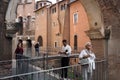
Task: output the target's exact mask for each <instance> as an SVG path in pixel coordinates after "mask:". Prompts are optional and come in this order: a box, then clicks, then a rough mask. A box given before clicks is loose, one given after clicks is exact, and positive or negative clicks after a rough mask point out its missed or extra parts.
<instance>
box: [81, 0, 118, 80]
mask: <svg viewBox="0 0 120 80" xmlns="http://www.w3.org/2000/svg"><path fill="white" fill-rule="evenodd" d="M79 1H80V2H81V3H82V5H83V6H84V8H85V10H86V13H87V16H88V20H89V24H90V30H89V31H87V32H86V33H87V35H88V36H89V37H90V39H91V40H92V42H93V45H94V46H98V48H99V49H101V51H99V50H98V49H95V50H98V51H99V52H103V53H105V50H106V48H105V46H106V44H105V40H104V29H105V27H106V26H110V27H109V28H110V30H111V35H110V39H109V40H108V45H107V46H108V47H107V48H108V54H107V55H108V56H107V58H108V63H109V79H108V80H119V76H120V70H119V68H120V65H119V63H120V59H119V58H120V55H119V54H118V53H120V43H119V41H120V34H119V32H120V23H119V21H120V5H119V3H120V0H79ZM101 47H103V48H101ZM98 51H96V52H98ZM103 55H104V54H103Z"/></svg>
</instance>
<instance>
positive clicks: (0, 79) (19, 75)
mask: <svg viewBox="0 0 120 80" xmlns="http://www.w3.org/2000/svg"><path fill="white" fill-rule="evenodd" d="M104 61H106V60H104V59H103V60H100V61H96V63H99V62H104ZM76 66H80V64H76V65H71V66H66V67H59V68H54V69H48V70H41V71H35V72H30V73H24V74H18V75H12V76H7V77H3V78H0V80H4V79H10V78H15V77H21V76H26V75H32V74H38V73H43V72H49V71H53V70H60V69H64V68H71V67H76Z"/></svg>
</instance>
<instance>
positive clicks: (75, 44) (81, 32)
mask: <svg viewBox="0 0 120 80" xmlns="http://www.w3.org/2000/svg"><path fill="white" fill-rule="evenodd" d="M69 7H70V45H71V46H72V48H73V49H74V50H78V51H80V50H81V49H82V48H83V47H84V44H85V43H86V42H88V41H90V39H89V37H88V36H87V35H86V33H85V31H87V30H89V22H88V17H87V14H86V11H85V9H84V7H83V6H82V4H81V3H80V1H79V0H75V1H73V2H71V3H70V4H69Z"/></svg>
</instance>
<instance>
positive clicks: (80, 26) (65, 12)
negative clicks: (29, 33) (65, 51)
mask: <svg viewBox="0 0 120 80" xmlns="http://www.w3.org/2000/svg"><path fill="white" fill-rule="evenodd" d="M45 1H46V0H45ZM39 2H40V3H39V4H41V3H43V2H44V0H43V1H39ZM45 4H47V3H44V6H43V5H41V6H42V7H40V8H39V9H37V10H36V11H35V13H36V21H35V23H36V24H35V25H36V32H35V40H36V41H39V42H40V44H41V48H43V49H54V50H55V49H59V48H60V47H61V46H62V40H63V39H67V40H68V43H69V44H70V45H71V46H72V48H73V50H78V51H79V50H80V49H81V48H83V47H84V44H85V43H86V42H87V41H90V39H89V37H88V36H87V35H86V33H85V31H87V30H89V23H88V18H87V14H86V12H85V10H84V8H83V6H82V5H81V3H80V2H79V1H77V0H75V1H70V2H69V0H62V1H59V0H57V2H56V3H55V4H52V5H49V6H46V5H45Z"/></svg>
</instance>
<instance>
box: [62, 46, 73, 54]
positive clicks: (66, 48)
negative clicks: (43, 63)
mask: <svg viewBox="0 0 120 80" xmlns="http://www.w3.org/2000/svg"><path fill="white" fill-rule="evenodd" d="M71 51H72V49H71V47H70V46H69V45H66V46H63V47H62V52H66V54H67V55H68V56H70V55H71Z"/></svg>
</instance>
